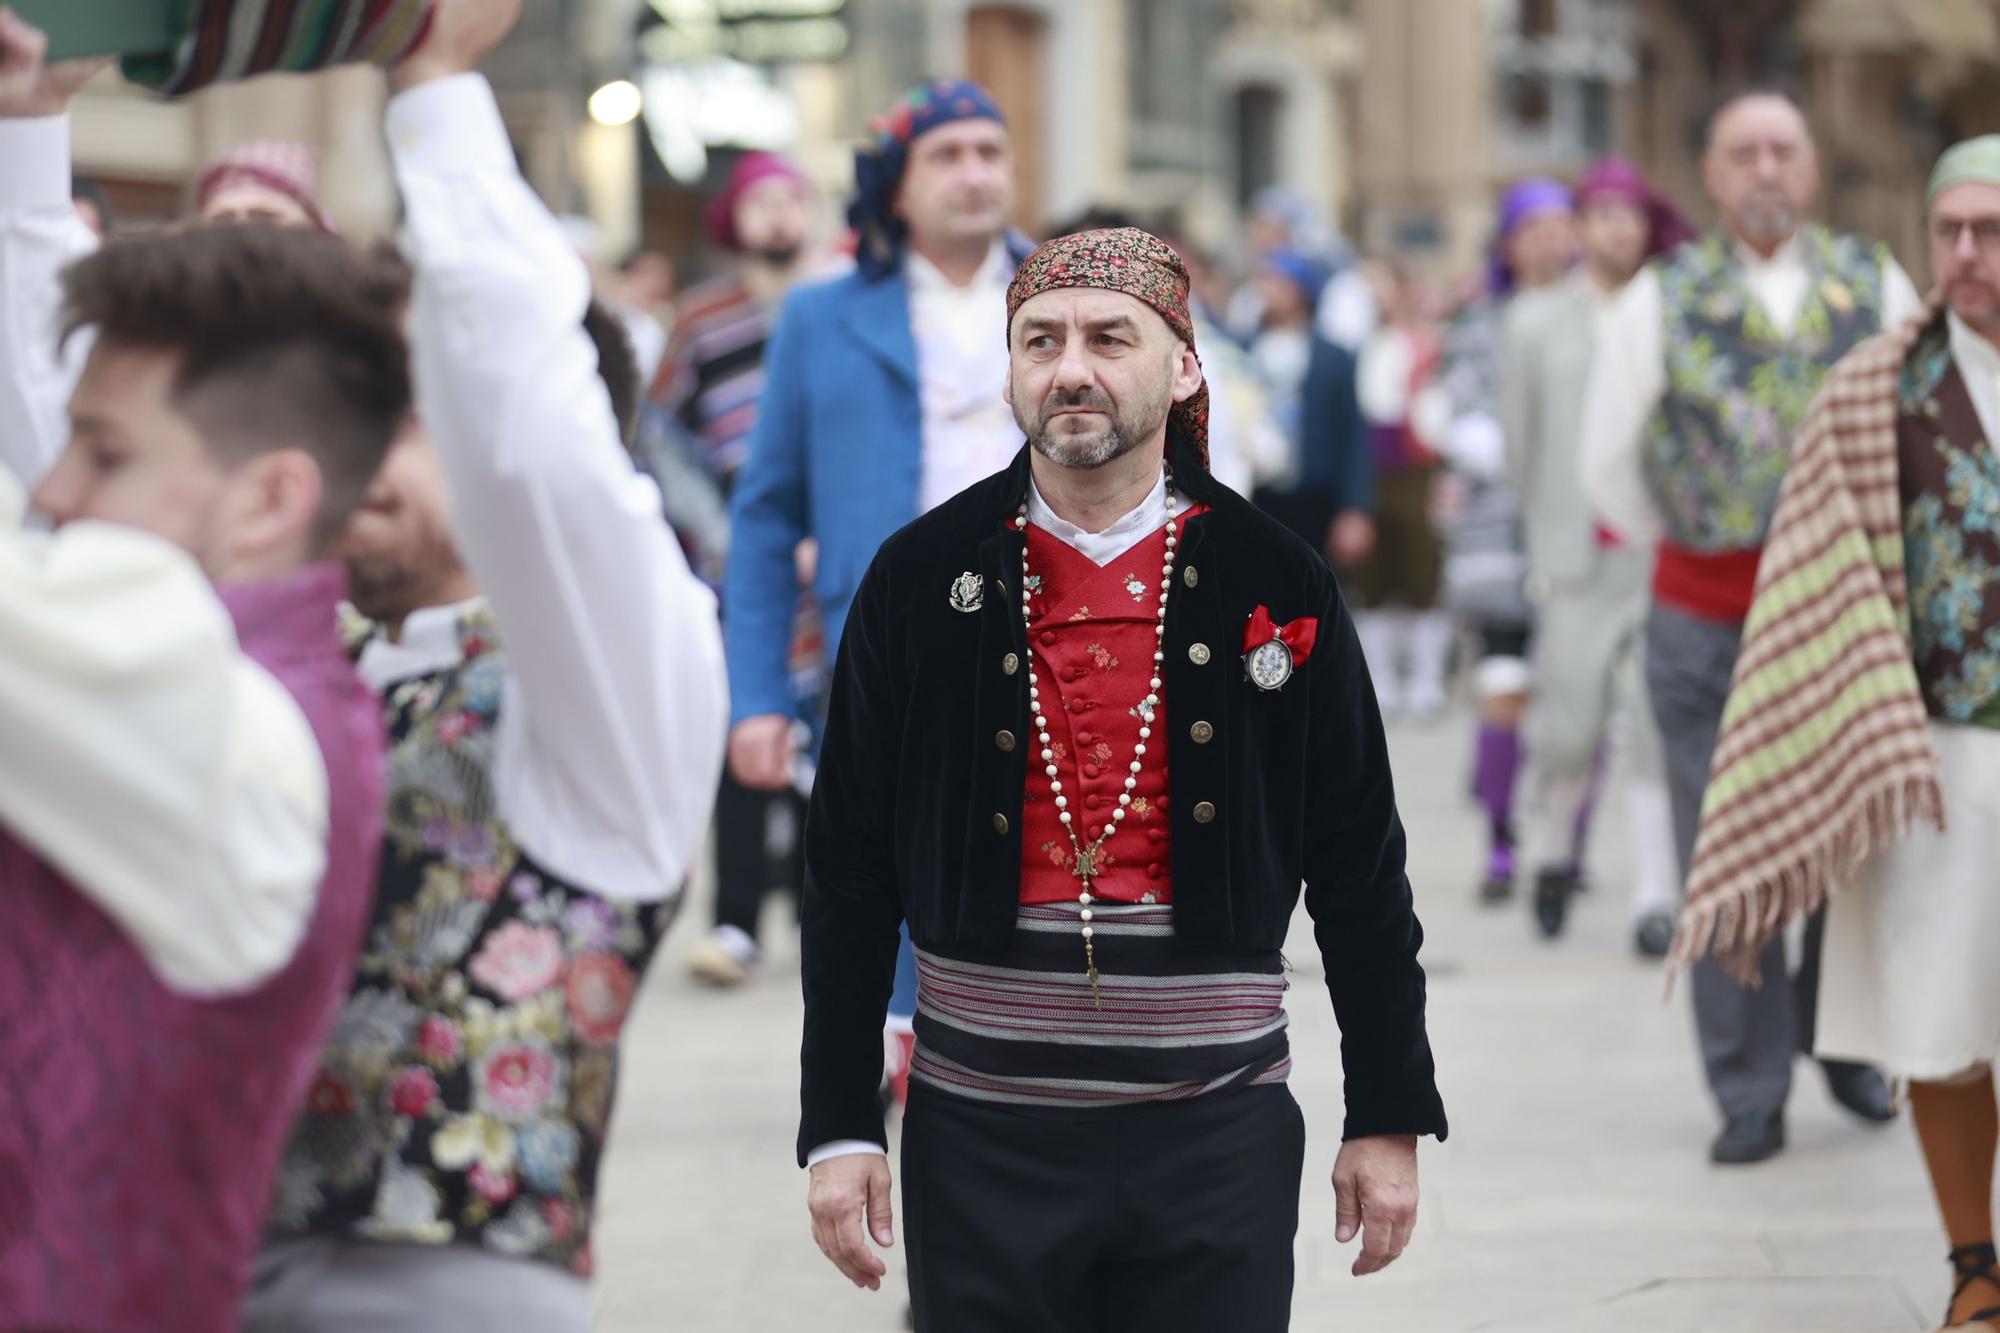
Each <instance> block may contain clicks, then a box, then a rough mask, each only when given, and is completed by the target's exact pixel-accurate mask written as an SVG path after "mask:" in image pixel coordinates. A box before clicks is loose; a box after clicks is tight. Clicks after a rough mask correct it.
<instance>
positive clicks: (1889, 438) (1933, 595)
mask: <svg viewBox="0 0 2000 1333" xmlns="http://www.w3.org/2000/svg"><path fill="white" fill-rule="evenodd" d="M1927 202H1928V204H1929V208H1930V232H1931V271H1932V273H1933V274H1934V275H1935V276H1936V278H1937V283H1938V286H1937V291H1938V296H1936V297H1935V298H1933V303H1932V305H1931V306H1930V308H1929V309H1927V310H1925V311H1923V312H1922V313H1921V314H1918V315H1916V316H1915V317H1913V318H1911V319H1908V320H1905V321H1903V322H1902V323H1900V324H1898V325H1896V326H1895V327H1894V328H1892V329H1891V330H1889V331H1888V332H1885V333H1883V334H1881V335H1879V336H1877V337H1875V338H1872V339H1870V340H1869V341H1868V342H1866V343H1864V344H1862V345H1861V346H1860V347H1858V348H1857V349H1855V351H1853V352H1852V353H1850V354H1849V355H1848V356H1847V357H1845V358H1844V359H1842V360H1841V362H1840V363H1839V364H1838V365H1836V366H1835V367H1834V368H1833V371H1832V373H1831V374H1829V375H1828V376H1827V379H1826V383H1825V385H1824V386H1823V387H1822V388H1821V390H1820V393H1819V396H1818V399H1817V400H1816V402H1815V405H1814V407H1813V409H1812V411H1811V412H1809V413H1808V415H1807V417H1806V422H1805V425H1804V427H1803V428H1802V430H1801V432H1800V435H1799V438H1798V442H1797V445H1796V446H1795V448H1794V451H1793V458H1792V463H1791V469H1790V471H1789V473H1788V474H1787V476H1786V479H1785V484H1784V493H1783V495H1782V497H1781V498H1780V499H1779V501H1778V505H1777V512H1776V515H1775V517H1774V518H1773V519H1772V522H1771V533H1770V539H1769V542H1768V543H1767V545H1766V547H1765V554H1764V562H1763V568H1762V569H1761V570H1759V572H1758V576H1757V595H1756V599H1755V601H1754V602H1753V603H1752V604H1751V608H1750V616H1749V622H1748V624H1747V625H1746V626H1745V632H1744V640H1743V655H1742V667H1741V668H1740V669H1739V671H1738V673H1737V677H1736V682H1735V686H1734V688H1733V690H1732V691H1731V693H1730V697H1729V704H1728V711H1727V713H1726V714H1725V716H1724V719H1723V727H1722V739H1721V743H1720V745H1719V746H1718V748H1717V751H1716V763H1715V776H1714V781H1713V783H1712V785H1711V787H1710V790H1709V794H1708V800H1707V803H1706V805H1705V807H1704V809H1703V812H1702V816H1703V817H1702V829H1701V842H1700V846H1699V848H1698V850H1697V851H1696V854H1695V859H1694V871H1693V875H1692V876H1691V879H1690V883H1689V886H1688V893H1689V905H1688V923H1687V931H1688V933H1687V936H1686V938H1685V939H1684V941H1683V943H1684V945H1685V947H1686V950H1687V951H1688V952H1693V951H1695V950H1706V949H1707V948H1708V947H1709V946H1710V943H1711V939H1710V937H1711V935H1712V936H1713V941H1712V943H1713V947H1714V948H1715V950H1716V951H1717V952H1718V953H1719V954H1721V955H1723V957H1724V958H1725V960H1727V961H1729V962H1731V963H1733V964H1735V965H1736V966H1737V967H1738V969H1739V970H1740V969H1743V968H1744V967H1746V966H1747V965H1748V964H1749V962H1750V961H1751V960H1754V959H1756V958H1757V957H1758V955H1759V953H1760V951H1761V949H1762V948H1763V946H1764V944H1765V941H1766V940H1767V939H1769V938H1774V937H1775V936H1776V935H1777V934H1778V932H1779V931H1781V930H1782V928H1783V926H1784V924H1785V921H1786V920H1787V919H1788V918H1790V917H1792V916H1794V915H1796V914H1797V913H1798V912H1799V911H1801V910H1804V909H1809V908H1811V907H1814V906H1816V905H1817V904H1819V903H1820V902H1822V901H1826V902H1827V907H1826V952H1825V959H1824V968H1823V971H1822V973H1821V978H1820V1000H1819V1032H1818V1038H1817V1046H1816V1050H1817V1051H1818V1052H1819V1053H1820V1054H1821V1055H1822V1056H1838V1057H1840V1058H1843V1059H1848V1060H1868V1061H1873V1062H1876V1063H1878V1064H1880V1065H1881V1066H1882V1067H1883V1068H1884V1069H1886V1070H1887V1071H1888V1072H1889V1074H1890V1075H1891V1076H1892V1077H1895V1078H1898V1079H1902V1080H1906V1081H1907V1082H1908V1084H1909V1088H1910V1109H1911V1113H1912V1115H1913V1116H1914V1117H1915V1120H1916V1126H1917V1137H1918V1139H1919V1140H1920V1141H1921V1142H1922V1144H1923V1150H1924V1159H1925V1162H1926V1164H1927V1165H1928V1167H1929V1168H1930V1177H1931V1185H1932V1187H1933V1189H1934V1190H1935V1191H1936V1193H1937V1201H1938V1210H1939V1212H1940V1214H1941V1215H1942V1218H1943V1221H1944V1229H1945V1232H1946V1234H1947V1236H1948V1237H1949V1238H1950V1244H1951V1254H1950V1262H1951V1264H1952V1268H1953V1278H1954V1280H1955V1283H1956V1288H1955V1290H1954V1292H1953V1294H1952V1300H1951V1304H1950V1308H1949V1310H1948V1312H1947V1314H1946V1316H1945V1323H1946V1325H1948V1326H1949V1327H1951V1328H1955V1329H1956V1328H1962V1329H1975V1328H1976V1329H1982V1330H1986V1329H1992V1328H1994V1327H2000V1260H1996V1258H1995V1255H1994V1248H1993V1171H1994V1154H1995V1151H1996V1148H2000V1128H1996V1112H1995V1108H1994V1091H1993V1058H1994V1054H1995V1050H1996V1048H2000V973H1996V971H1995V969H1994V967H1993V952H1994V946H1995V944H1996V943H2000V898H1996V895H1995V894H1994V892H1993V867H1994V864H1995V862H1996V860H2000V731H1996V728H2000V466H1996V464H1995V461H1994V459H1995V455H1994V449H1993V441H1995V440H1996V439H2000V136H1994V135H1988V136H1986V137H1984V138H1979V139H1972V140H1969V141H1967V142H1965V143H1961V144H1959V145H1957V146H1956V147H1954V148H1952V149H1951V150H1950V151H1949V152H1947V153H1946V154H1945V155H1944V156H1943V157H1942V158H1941V159H1940V160H1939V162H1938V164H1937V168H1936V170H1935V171H1934V172H1933V173H1932V176H1931V183H1930V189H1929V192H1928V200H1927ZM1780 740H1782V741H1783V744H1782V745H1776V744H1774V742H1778V741H1780ZM1947 809H1948V810H1949V814H1950V827H1949V829H1948V830H1946V829H1945V828H1944V815H1945V813H1946V811H1947ZM1829 898H1830V899H1831V901H1827V900H1828V899H1829Z"/></svg>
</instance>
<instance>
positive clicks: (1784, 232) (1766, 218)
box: [1742, 190, 1799, 245]
mask: <svg viewBox="0 0 2000 1333" xmlns="http://www.w3.org/2000/svg"><path fill="white" fill-rule="evenodd" d="M1742 227H1743V238H1744V239H1745V240H1747V241H1755V242H1759V243H1762V244H1766V245H1776V244H1778V243H1780V242H1783V241H1788V240H1790V239H1791V238H1792V233H1793V232H1795V231H1797V230H1798V229H1799V211H1798V209H1796V208H1794V207H1793V206H1792V201H1791V200H1790V199H1789V198H1787V197H1785V196H1784V195H1782V194H1780V193H1778V192H1777V191H1775V190H1758V191H1756V192H1755V193H1753V194H1751V196H1750V197H1749V198H1748V199H1746V200H1744V202H1743V214H1742Z"/></svg>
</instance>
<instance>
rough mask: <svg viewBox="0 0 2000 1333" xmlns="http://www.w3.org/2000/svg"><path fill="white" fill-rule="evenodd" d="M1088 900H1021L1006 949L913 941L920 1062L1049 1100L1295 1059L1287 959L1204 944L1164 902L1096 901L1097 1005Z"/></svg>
mask: <svg viewBox="0 0 2000 1333" xmlns="http://www.w3.org/2000/svg"><path fill="white" fill-rule="evenodd" d="M1081 910H1082V909H1081V908H1080V906H1079V905H1078V904H1075V903H1050V904H1036V905H1033V906H1024V907H1022V908H1021V909H1020V915H1019V917H1018V919H1017V922H1016V926H1015V931H1014V938H1013V941H1012V942H1011V944H1010V945H1009V947H1008V950H1007V953H1006V954H1005V955H1004V956H1003V957H1001V958H999V959H997V960H994V961H991V962H978V963H974V962H967V961H964V960H962V959H956V958H946V957H943V956H942V955H939V954H935V953H931V952H928V951H926V950H923V949H919V950H917V1019H916V1033H917V1046H916V1054H915V1056H914V1058H913V1060H912V1063H911V1066H910V1076H911V1077H912V1078H914V1079H917V1080H918V1081H920V1082H923V1083H926V1084H929V1085H931V1086H933V1087H936V1088H938V1089H941V1090H943V1091H946V1092H950V1093H954V1094H956V1095H958V1096H962V1097H969V1098H973V1099H975V1100H978V1101H984V1102H1001V1103H1011V1104H1014V1105H1021V1106H1040V1107H1105V1106H1129V1105H1133V1104H1136V1103H1140V1102H1159V1101H1180V1100H1184V1099H1186V1098H1189V1097H1198V1096H1202V1095H1203V1094H1206V1093H1210V1092H1219V1091H1221V1090H1223V1089H1226V1088H1233V1087H1240V1086H1244V1085H1247V1084H1252V1083H1280V1082H1283V1081H1284V1079H1285V1076H1286V1075H1287V1074H1288V1073H1289V1072H1290V1070H1291V1064H1292V1061H1291V1055H1290V1049H1291V1048H1290V1043H1289V1041H1288V1039H1287V1037H1286V1025H1287V1022H1288V1020H1287V1018H1286V1016H1285V1005H1284V1001H1285V988H1286V982H1285V978H1284V964H1283V960H1282V959H1281V958H1280V957H1279V956H1278V954H1277V953H1275V952H1272V953H1265V954H1247V955H1246V954H1236V955H1226V954H1203V953H1195V952H1193V951H1191V950H1189V949H1187V948H1186V947H1185V946H1183V945H1182V944H1181V943H1180V942H1179V941H1177V940H1176V939H1175V938H1174V918H1173V908H1172V907H1171V906H1168V905H1159V906H1154V905H1146V904H1130V905H1124V904H1114V903H1105V902H1102V901H1100V902H1097V903H1094V904H1092V908H1091V911H1092V920H1091V925H1092V927H1093V929H1094V932H1095V937H1094V943H1095V945H1096V950H1097V966H1098V971H1099V973H1100V977H1099V981H1098V994H1099V997H1101V999H1102V1002H1103V1007H1102V1008H1099V1007H1098V1006H1097V1005H1096V1004H1095V1003H1093V1001H1092V996H1091V988H1090V980H1089V978H1088V977H1087V976H1086V975H1085V971H1084V954H1083V936H1082V926H1083V922H1082V919H1081V917H1080V916H1079V915H1078V914H1079V912H1080V911H1081Z"/></svg>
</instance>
